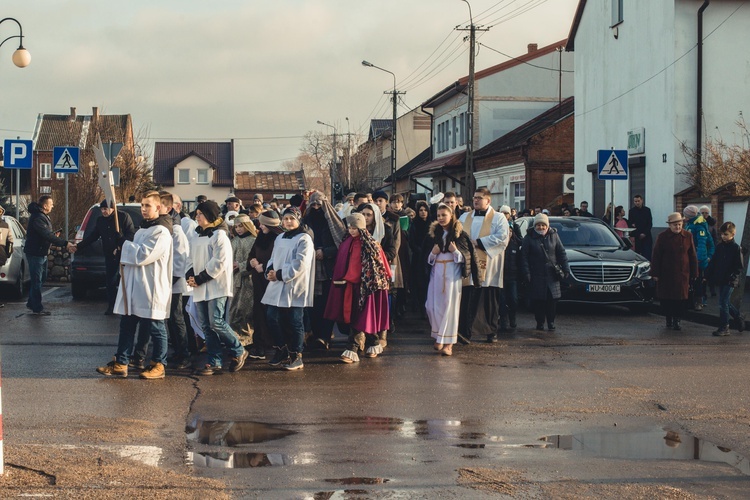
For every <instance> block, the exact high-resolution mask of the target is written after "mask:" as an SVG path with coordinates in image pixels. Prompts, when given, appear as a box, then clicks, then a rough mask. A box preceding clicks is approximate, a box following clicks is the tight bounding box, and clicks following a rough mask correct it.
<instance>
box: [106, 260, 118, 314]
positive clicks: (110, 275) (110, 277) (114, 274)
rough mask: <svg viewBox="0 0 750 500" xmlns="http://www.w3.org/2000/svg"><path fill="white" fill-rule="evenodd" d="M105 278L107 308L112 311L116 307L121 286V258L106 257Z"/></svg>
mask: <svg viewBox="0 0 750 500" xmlns="http://www.w3.org/2000/svg"><path fill="white" fill-rule="evenodd" d="M104 279H105V281H106V285H107V308H108V309H109V310H110V311H111V310H112V309H114V308H115V299H117V289H118V288H119V286H120V259H119V258H117V259H114V258H109V259H108V258H105V259H104Z"/></svg>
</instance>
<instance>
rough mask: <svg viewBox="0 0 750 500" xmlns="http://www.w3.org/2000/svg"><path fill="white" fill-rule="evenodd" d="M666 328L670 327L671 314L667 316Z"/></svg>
mask: <svg viewBox="0 0 750 500" xmlns="http://www.w3.org/2000/svg"><path fill="white" fill-rule="evenodd" d="M667 328H672V316H667Z"/></svg>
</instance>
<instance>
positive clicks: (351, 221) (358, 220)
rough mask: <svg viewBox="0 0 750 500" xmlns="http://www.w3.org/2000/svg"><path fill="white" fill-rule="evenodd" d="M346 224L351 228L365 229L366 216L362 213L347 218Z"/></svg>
mask: <svg viewBox="0 0 750 500" xmlns="http://www.w3.org/2000/svg"><path fill="white" fill-rule="evenodd" d="M346 223H347V224H348V225H349V227H356V228H357V229H365V228H366V227H367V225H366V224H365V216H364V215H362V214H360V213H355V214H351V215H349V216H347V218H346Z"/></svg>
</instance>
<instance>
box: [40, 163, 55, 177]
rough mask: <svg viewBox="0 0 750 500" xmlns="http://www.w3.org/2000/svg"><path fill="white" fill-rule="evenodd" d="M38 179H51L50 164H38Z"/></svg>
mask: <svg viewBox="0 0 750 500" xmlns="http://www.w3.org/2000/svg"><path fill="white" fill-rule="evenodd" d="M39 178H40V179H51V178H52V164H51V163H40V164H39Z"/></svg>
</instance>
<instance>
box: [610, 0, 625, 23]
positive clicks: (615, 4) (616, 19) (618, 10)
mask: <svg viewBox="0 0 750 500" xmlns="http://www.w3.org/2000/svg"><path fill="white" fill-rule="evenodd" d="M622 4H623V0H612V26H611V27H615V26H617V25H618V24H620V23H622V21H623V17H622Z"/></svg>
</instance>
